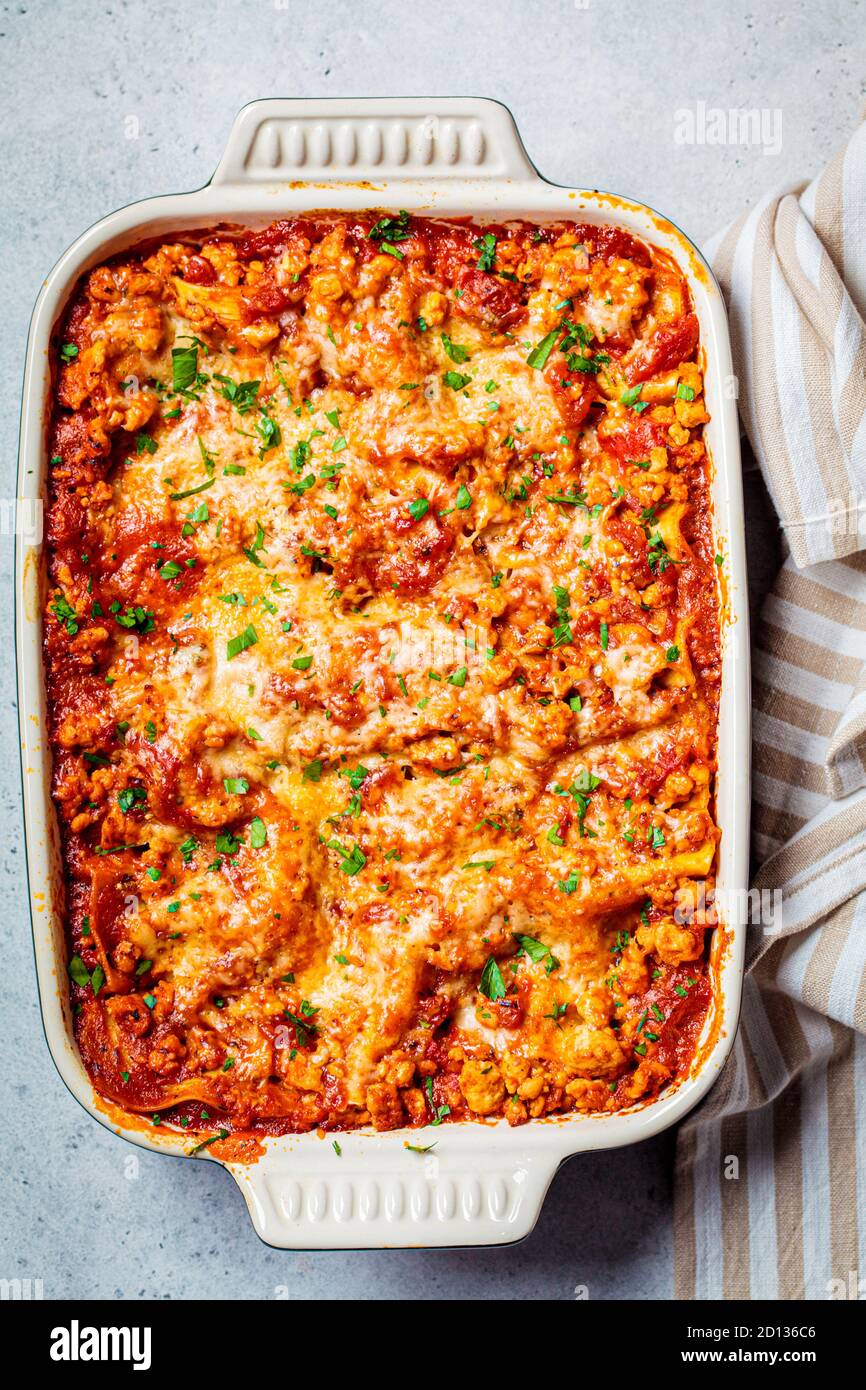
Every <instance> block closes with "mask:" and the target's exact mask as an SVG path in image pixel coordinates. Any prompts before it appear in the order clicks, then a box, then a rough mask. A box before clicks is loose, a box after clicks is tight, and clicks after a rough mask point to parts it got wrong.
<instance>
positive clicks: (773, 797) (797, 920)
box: [675, 125, 866, 1299]
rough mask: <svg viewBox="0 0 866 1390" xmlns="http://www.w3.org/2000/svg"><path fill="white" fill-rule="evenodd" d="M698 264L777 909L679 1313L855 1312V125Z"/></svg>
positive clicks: (859, 455) (863, 1222)
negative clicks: (742, 480) (707, 1305)
mask: <svg viewBox="0 0 866 1390" xmlns="http://www.w3.org/2000/svg"><path fill="white" fill-rule="evenodd" d="M707 250H708V258H709V259H710V260H711V262H712V264H713V268H714V270H715V272H716V274H717V276H718V278H719V280H720V282H721V285H722V288H723V290H724V292H725V296H726V299H727V301H728V306H729V310H730V316H731V330H732V335H733V343H734V367H735V371H736V373H737V377H738V381H739V392H740V409H741V416H742V421H743V425H744V428H745V430H746V433H747V434H748V436H749V441H750V443H751V445H752V449H753V451H754V454H755V457H756V459H757V461H758V464H759V466H760V468H761V471H762V473H763V476H764V479H765V481H766V483H767V487H768V489H769V491H770V494H771V496H772V499H773V501H774V503H775V506H776V509H777V511H778V514H779V519H780V522H781V525H782V531H783V537H784V540H785V550H786V556H787V558H786V559H785V563H784V565H783V568H782V570H781V573H780V574H779V576H778V578H777V580H776V583H775V585H774V586H773V588H772V590H771V592H770V593H769V595H768V597H767V599H766V601H765V604H764V607H763V611H762V612H761V614H760V615H759V617H758V621H757V622H756V623H755V630H754V635H753V660H754V691H753V706H754V735H753V739H754V742H753V776H754V781H753V855H754V861H755V863H756V864H757V865H759V866H760V867H759V868H758V869H757V872H756V875H755V877H754V881H753V886H754V887H756V888H760V889H768V890H778V891H779V892H780V893H781V912H780V913H778V912H777V913H776V914H767V916H768V917H770V916H774V917H775V920H768V921H765V922H764V923H763V924H756V925H753V926H751V927H750V928H749V934H750V935H749V946H748V952H747V957H748V958H747V972H748V973H747V978H746V984H745V993H744V1002H743V1012H742V1019H741V1025H740V1029H739V1032H738V1035H737V1039H736V1042H735V1046H734V1051H733V1054H732V1056H731V1059H730V1061H729V1063H728V1065H727V1066H726V1068H725V1071H724V1072H723V1074H722V1077H721V1078H720V1080H719V1082H718V1084H717V1085H716V1087H715V1088H714V1090H713V1091H712V1092H711V1093H710V1096H709V1097H708V1099H707V1100H706V1101H705V1102H704V1104H703V1105H702V1106H701V1107H700V1109H699V1110H698V1111H696V1112H695V1114H694V1115H693V1116H691V1117H690V1118H689V1119H688V1120H687V1121H686V1123H685V1125H684V1126H683V1127H682V1129H681V1130H680V1134H679V1138H678V1154H677V1179H676V1198H675V1201H676V1218H675V1288H676V1296H677V1297H678V1298H687V1299H695V1298H696V1299H712V1298H727V1299H731V1298H733V1299H736V1298H771V1299H803V1298H805V1299H827V1298H846V1297H847V1298H851V1297H854V1298H856V1297H858V1289H859V1296H860V1297H864V1298H866V125H864V126H862V127H861V128H860V129H859V130H858V131H857V133H856V134H855V135H854V136H853V138H852V139H851V141H850V142H849V144H848V145H847V147H846V148H845V149H843V150H842V151H840V153H839V154H838V155H837V156H836V158H835V159H834V160H833V161H832V162H831V163H830V165H829V166H828V167H827V169H826V170H825V171H824V173H823V174H822V175H821V176H820V177H819V178H818V179H816V180H815V181H814V182H813V183H811V184H810V185H809V186H808V187H807V188H806V189H805V190H804V191H802V192H800V191H799V190H797V191H795V192H789V193H786V194H774V195H772V196H770V197H767V198H765V199H764V200H763V201H762V202H761V203H760V204H759V206H758V207H756V208H755V209H754V210H753V211H752V212H750V213H748V214H747V215H746V216H744V217H742V218H741V219H740V220H739V221H738V222H736V223H735V224H734V225H733V226H732V227H730V228H729V229H728V230H727V231H726V232H724V233H723V234H722V235H721V236H719V237H717V238H716V239H715V240H714V242H713V243H712V244H711V246H710V247H709V248H707ZM747 525H748V519H747ZM861 1280H862V1284H861V1283H860V1281H861Z"/></svg>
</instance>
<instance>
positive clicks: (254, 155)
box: [211, 97, 539, 186]
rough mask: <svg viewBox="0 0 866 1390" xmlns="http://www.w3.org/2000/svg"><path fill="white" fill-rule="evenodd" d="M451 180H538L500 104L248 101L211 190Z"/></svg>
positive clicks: (467, 100) (461, 100) (464, 100)
mask: <svg viewBox="0 0 866 1390" xmlns="http://www.w3.org/2000/svg"><path fill="white" fill-rule="evenodd" d="M286 179H290V180H293V181H294V180H303V181H304V182H308V181H309V182H312V183H315V182H317V181H318V182H324V181H327V182H329V183H332V182H350V183H356V184H357V183H359V182H361V181H362V180H373V181H374V182H376V183H390V182H394V181H397V182H411V181H424V182H425V183H426V182H428V181H430V180H433V181H435V182H439V181H440V180H443V179H446V180H453V179H472V180H475V179H485V180H486V179H509V180H512V181H516V182H523V183H525V182H532V183H537V182H539V175H538V173H537V172H536V170H535V168H534V166H533V165H532V163H531V162H530V160H529V157H528V156H527V153H526V151H525V149H524V148H523V142H522V141H521V139H520V135H519V134H518V131H517V126H516V125H515V123H514V117H513V116H512V115H511V112H510V111H509V110H508V108H507V107H506V106H503V105H502V104H501V103H500V102H498V101H491V100H489V99H487V98H483V97H435V98H424V97H400V98H397V97H388V98H377V99H373V98H366V97H365V98H363V99H359V100H355V99H352V100H331V99H321V100H307V99H306V98H298V99H295V98H287V97H279V98H273V99H269V100H266V101H254V102H251V103H250V105H249V106H245V107H244V108H243V109H242V110H241V111H240V112H239V114H238V115H237V117H236V118H235V122H234V125H233V126H232V128H231V132H230V134H229V138H228V143H227V145H226V150H225V154H224V155H223V157H222V159H221V160H220V162H219V165H218V166H217V170H216V173H215V174H214V176H213V179H212V180H211V182H212V183H214V184H220V185H226V184H228V185H232V184H233V185H240V186H248V185H250V184H261V183H265V184H273V183H276V182H281V181H283V180H286Z"/></svg>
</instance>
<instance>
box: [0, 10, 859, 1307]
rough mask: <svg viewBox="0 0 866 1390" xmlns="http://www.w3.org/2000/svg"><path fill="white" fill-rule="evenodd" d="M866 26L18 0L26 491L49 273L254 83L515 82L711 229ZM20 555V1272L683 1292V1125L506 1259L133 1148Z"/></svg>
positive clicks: (15, 838) (6, 187)
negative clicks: (49, 1033)
mask: <svg viewBox="0 0 866 1390" xmlns="http://www.w3.org/2000/svg"><path fill="white" fill-rule="evenodd" d="M864 20H866V9H864V7H863V5H862V4H860V3H856V0H822V3H820V4H818V5H816V4H814V3H813V2H812V0H787V3H785V4H782V3H773V2H772V0H771V2H770V3H767V0H753V3H752V4H748V3H744V0H725V3H724V4H717V3H714V2H713V0H692V3H690V4H688V5H679V4H674V3H666V0H615V2H614V0H609V3H608V0H589V3H588V4H586V3H583V0H576V3H575V0H537V3H536V4H534V5H527V4H526V3H525V0H499V3H498V4H496V5H493V6H491V5H489V4H487V3H480V2H479V0H461V3H460V5H459V6H452V7H442V6H439V5H432V4H423V3H417V0H402V3H392V2H391V0H364V3H362V4H357V3H353V4H350V3H348V0H330V3H329V4H327V5H324V4H318V5H316V4H312V5H311V4H310V3H309V0H199V3H197V4H196V5H195V6H194V7H192V8H191V7H189V6H182V5H177V4H176V3H174V0H147V2H144V0H111V3H105V0H102V2H101V3H100V0H38V3H30V4H28V3H20V4H4V5H2V7H0V62H2V73H3V81H2V90H0V111H2V129H3V132H4V138H3V140H2V141H0V185H2V188H3V200H2V212H0V241H2V248H3V254H2V256H0V287H2V305H3V333H2V343H0V352H2V371H0V381H2V382H3V394H4V406H5V408H4V410H3V413H2V417H0V467H2V470H3V480H2V484H0V488H2V492H0V495H2V497H3V498H8V497H12V496H14V490H15V485H14V469H15V450H16V432H17V416H18V393H19V385H20V374H21V368H22V361H23V352H24V339H25V334H26V329H27V322H28V318H29V314H30V310H31V307H32V303H33V300H34V298H35V295H36V293H37V291H38V288H39V284H40V281H41V278H42V277H43V276H44V274H45V273H46V271H47V270H48V269H49V267H50V266H51V265H52V263H53V262H54V260H55V259H56V258H57V256H58V255H59V254H60V253H61V251H62V250H63V249H64V247H65V246H66V245H67V244H68V243H69V242H70V241H71V240H72V239H73V238H74V237H75V236H76V235H77V234H78V233H79V232H80V231H81V230H83V229H84V228H85V227H86V226H87V225H88V224H89V223H91V222H93V221H94V220H96V219H97V218H98V217H100V216H102V215H103V214H104V213H105V212H108V211H110V210H111V209H113V208H116V207H118V206H120V205H121V204H123V203H126V202H128V201H130V200H132V199H134V198H141V197H144V196H146V195H149V194H153V193H160V192H173V191H178V190H182V189H186V188H193V187H197V186H199V185H201V184H202V183H203V182H204V181H205V180H206V179H207V178H208V177H209V175H210V173H211V171H212V170H213V168H214V166H215V164H216V162H217V159H218V157H219V155H220V152H221V150H222V146H223V142H224V140H225V136H226V133H227V131H228V128H229V125H230V123H231V120H232V117H233V115H234V113H235V112H236V110H237V109H238V108H239V107H240V106H241V105H243V104H244V103H245V102H247V101H249V100H251V99H253V98H255V97H259V96H318V95H332V96H339V95H349V96H362V95H385V94H396V95H401V94H417V95H429V94H464V93H471V94H478V95H489V96H494V97H498V98H499V99H500V100H502V101H505V102H506V103H507V104H508V105H509V106H510V107H511V109H512V110H513V112H514V114H515V116H516V118H517V121H518V124H519V126H520V129H521V131H522V133H523V137H524V140H525V142H526V145H527V148H528V150H529V152H530V154H531V155H532V157H533V158H534V160H535V162H536V164H537V165H538V166H539V168H540V169H541V170H542V171H543V172H544V173H545V174H546V175H547V176H548V177H550V178H552V179H554V180H557V181H559V182H562V183H570V184H578V185H595V186H599V187H602V188H607V189H611V190H615V191H618V192H621V193H626V194H630V195H632V196H634V197H636V198H639V199H642V200H645V201H647V202H649V203H651V204H653V205H654V206H656V207H658V208H660V209H662V210H663V211H664V212H666V213H667V214H668V215H669V216H671V217H672V218H674V219H675V220H676V221H678V222H679V223H680V224H681V225H682V226H683V227H685V229H686V230H687V231H689V232H690V233H691V234H692V235H693V236H694V237H696V238H697V239H700V238H702V237H704V236H706V235H708V234H709V233H710V232H711V231H713V230H714V229H715V228H716V227H717V226H718V225H720V224H721V223H723V222H725V221H727V220H729V219H730V218H731V217H733V216H734V215H735V214H736V213H738V212H739V211H740V210H741V208H742V207H744V206H745V205H747V204H748V203H749V201H750V200H751V199H753V198H755V197H756V196H757V195H759V194H760V193H761V192H762V191H763V190H764V189H765V188H767V187H768V186H771V185H776V184H779V183H782V182H791V181H794V180H796V179H799V178H801V177H807V176H808V175H809V174H810V173H812V172H814V171H815V170H817V169H818V168H819V167H820V165H821V164H822V163H823V162H824V160H825V159H826V158H827V157H828V156H829V155H830V154H831V153H832V151H833V150H834V149H835V147H836V146H837V145H838V144H839V143H840V142H841V141H842V140H843V139H844V138H845V136H846V134H847V132H848V131H849V130H850V128H851V127H852V125H853V124H854V123H855V122H856V121H857V119H858V117H859V115H860V113H861V111H862V108H863V104H864V95H866V82H864V74H866V22H864ZM698 103H704V106H703V107H700V106H699V105H698ZM716 108H717V109H719V110H721V111H725V112H726V111H727V110H728V109H729V108H743V109H751V110H754V111H756V112H758V113H759V115H758V117H757V118H756V120H757V122H758V125H757V127H756V128H757V130H758V133H759V135H760V121H761V119H763V131H764V139H763V141H762V140H761V139H759V140H758V142H757V143H751V144H740V143H730V141H729V143H725V144H712V143H707V142H706V141H703V142H702V141H701V140H700V138H699V137H700V135H701V134H704V135H706V134H707V131H708V129H709V126H708V123H709V122H711V121H712V119H713V117H712V112H713V110H714V109H716ZM762 112H763V113H764V115H763V118H762V117H761V115H760V113H762ZM684 113H686V114H684ZM702 113H703V114H702ZM130 118H135V119H134V120H131V119H130ZM689 122H691V123H692V128H691V129H689ZM132 130H137V137H136V138H130V131H132ZM726 133H727V135H728V136H729V137H730V136H731V135H732V134H733V135H737V134H738V133H739V132H737V131H731V130H730V129H729V128H728V129H727V131H726ZM689 136H691V139H692V142H691V143H689V142H688V137H689ZM684 137H685V143H683V138H684ZM779 137H780V138H779ZM757 549H758V550H759V551H760V550H762V549H763V547H760V546H759V547H757ZM11 563H12V542H11V538H10V537H8V536H6V535H3V536H0V566H2V579H3V582H4V585H5V596H6V599H5V602H4V603H3V604H2V605H0V681H2V689H0V698H2V707H3V709H4V711H5V718H4V719H3V721H2V725H0V732H2V738H3V745H2V750H0V769H2V774H0V814H2V820H0V824H2V827H3V831H2V842H0V885H2V891H3V910H2V912H0V939H2V960H3V978H2V983H3V996H4V997H3V1001H2V1014H0V1030H2V1031H0V1060H2V1065H0V1113H2V1116H3V1123H2V1131H0V1134H2V1138H0V1143H2V1154H0V1172H2V1183H3V1220H2V1226H0V1277H3V1278H13V1277H21V1278H28V1277H29V1278H41V1279H42V1280H43V1281H44V1288H45V1294H46V1296H47V1297H57V1298H74V1297H96V1298H103V1299H114V1298H140V1297H148V1298H192V1297H226V1298H234V1299H238V1298H256V1299H257V1298H271V1297H273V1296H274V1293H275V1290H276V1289H278V1288H280V1287H281V1286H283V1287H287V1288H288V1291H289V1295H290V1297H292V1298H303V1299H311V1298H317V1299H318V1298H333V1299H355V1298H373V1299H387V1298H403V1297H410V1298H418V1299H436V1298H455V1299H464V1298H473V1299H510V1298H520V1299H548V1298H549V1299H570V1298H573V1297H574V1289H575V1286H576V1285H586V1286H587V1288H588V1291H589V1296H590V1298H592V1299H599V1298H602V1299H618V1298H625V1297H636V1298H649V1297H663V1298H664V1297H670V1296H671V1293H672V1269H671V1250H672V1246H671V1230H670V1227H671V1189H672V1176H671V1167H672V1154H673V1143H672V1139H671V1138H670V1137H663V1138H661V1139H659V1140H656V1141H654V1142H651V1143H647V1144H643V1145H641V1146H640V1147H638V1148H634V1149H626V1150H618V1151H616V1152H613V1153H611V1154H602V1155H593V1156H588V1157H582V1158H579V1159H574V1160H572V1161H571V1162H570V1163H569V1164H567V1165H566V1166H565V1168H564V1169H562V1170H561V1171H560V1173H559V1175H558V1176H557V1178H556V1179H555V1180H554V1183H553V1186H552V1188H551V1191H550V1193H549V1196H548V1199H547V1203H546V1205H545V1209H544V1213H543V1215H542V1218H541V1220H540V1222H539V1224H538V1227H537V1229H536V1231H535V1233H534V1234H533V1235H532V1236H531V1237H530V1238H529V1239H528V1240H527V1241H525V1242H524V1243H523V1244H522V1245H520V1246H518V1247H514V1248H509V1249H504V1250H490V1251H483V1250H481V1251H454V1252H448V1251H445V1252H371V1253H360V1252H358V1253H337V1254H291V1253H285V1252H276V1251H272V1250H268V1249H266V1248H265V1247H264V1246H263V1245H261V1244H260V1243H259V1241H258V1240H257V1238H256V1236H255V1235H254V1234H253V1231H252V1228H251V1226H250V1224H249V1222H248V1220H247V1217H246V1213H245V1210H244V1208H243V1203H242V1201H241V1198H240V1195H239V1193H238V1192H237V1191H236V1190H235V1189H234V1187H233V1184H232V1182H231V1180H230V1179H229V1178H228V1177H227V1176H226V1174H225V1173H223V1172H221V1171H219V1170H217V1169H216V1168H215V1167H214V1166H211V1165H206V1164H190V1163H183V1162H180V1161H176V1160H169V1159H165V1158H158V1157H156V1156H150V1155H147V1154H139V1156H138V1164H137V1166H136V1165H131V1166H130V1163H129V1159H130V1156H131V1155H132V1153H133V1151H132V1150H131V1149H130V1148H128V1147H127V1146H126V1145H124V1144H123V1143H122V1142H121V1141H120V1140H117V1139H115V1138H113V1137H112V1136H111V1135H109V1134H107V1133H106V1132H105V1131H104V1130H101V1129H100V1128H98V1127H97V1126H96V1125H95V1124H93V1123H92V1122H91V1121H90V1120H89V1119H88V1118H87V1116H86V1115H85V1114H84V1113H83V1112H82V1111H81V1110H80V1109H79V1107H78V1106H77V1105H76V1104H75V1102H74V1101H72V1100H71V1098H70V1097H69V1096H68V1095H67V1094H66V1092H65V1090H64V1089H63V1086H62V1085H61V1083H60V1081H59V1079H58V1077H57V1076H56V1074H55V1072H54V1070H53V1067H52V1064H51V1061H50V1059H49V1057H48V1054H47V1051H46V1047H45V1044H44V1040H43V1037H42V1031H41V1027H40V1021H39V1011H38V1007H37V1003H36V997H35V985H34V975H33V966H32V956H31V946H30V927H29V921H28V913H27V897H26V890H25V885H24V879H23V867H24V864H23V844H22V833H21V823H20V807H19V777H18V751H17V734H16V723H15V718H16V715H15V694H14V672H13V658H12V636H11V617H12V601H11V590H10V576H11Z"/></svg>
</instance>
